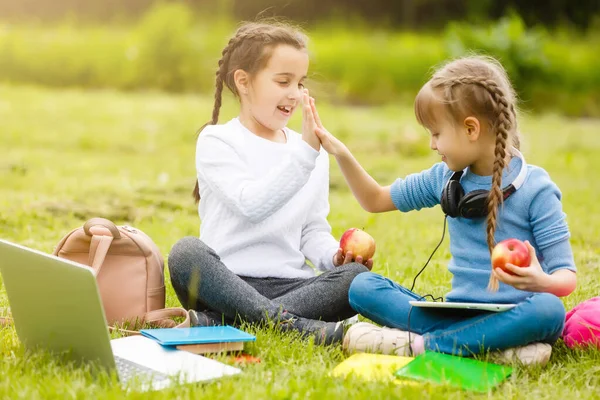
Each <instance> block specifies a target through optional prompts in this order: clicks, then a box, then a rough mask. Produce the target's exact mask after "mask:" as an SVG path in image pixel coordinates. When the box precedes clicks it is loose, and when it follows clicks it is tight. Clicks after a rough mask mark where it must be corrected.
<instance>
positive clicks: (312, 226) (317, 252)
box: [300, 153, 339, 271]
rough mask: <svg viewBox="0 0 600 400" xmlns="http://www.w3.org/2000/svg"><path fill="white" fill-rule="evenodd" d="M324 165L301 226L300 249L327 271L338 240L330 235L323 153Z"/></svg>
mask: <svg viewBox="0 0 600 400" xmlns="http://www.w3.org/2000/svg"><path fill="white" fill-rule="evenodd" d="M323 157H324V161H326V167H325V172H324V174H325V175H326V177H325V179H322V181H321V186H320V187H319V188H318V192H317V196H316V198H315V201H314V204H313V206H312V207H311V209H310V212H309V215H308V218H307V220H306V222H305V223H304V225H303V226H302V238H301V241H300V251H301V252H302V254H304V256H305V257H306V258H307V259H308V260H310V262H311V263H312V264H313V265H314V266H315V267H316V268H317V269H318V270H319V271H327V270H330V269H332V268H333V267H334V265H333V256H334V254H335V252H336V251H337V249H338V248H339V242H338V241H337V240H335V238H334V237H333V236H332V235H331V226H330V225H329V222H328V221H327V216H328V215H329V210H330V207H329V157H328V156H327V154H326V153H325V154H323Z"/></svg>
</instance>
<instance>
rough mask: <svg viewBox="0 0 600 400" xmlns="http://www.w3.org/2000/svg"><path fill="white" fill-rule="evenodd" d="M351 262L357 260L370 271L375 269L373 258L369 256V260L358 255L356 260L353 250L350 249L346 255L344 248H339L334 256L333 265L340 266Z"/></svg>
mask: <svg viewBox="0 0 600 400" xmlns="http://www.w3.org/2000/svg"><path fill="white" fill-rule="evenodd" d="M351 262H357V263H359V264H362V265H364V266H365V267H367V269H368V270H369V271H370V270H371V269H373V259H372V258H369V259H368V260H366V261H365V260H363V258H362V256H358V257H356V260H353V259H352V252H351V251H349V252H347V253H346V255H344V252H343V250H342V249H338V251H337V253H335V255H334V256H333V265H334V266H336V267H339V266H340V265H344V264H349V263H351Z"/></svg>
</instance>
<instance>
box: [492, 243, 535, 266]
mask: <svg viewBox="0 0 600 400" xmlns="http://www.w3.org/2000/svg"><path fill="white" fill-rule="evenodd" d="M506 264H513V265H516V266H517V267H529V264H531V257H530V255H529V249H528V248H527V245H525V243H523V242H521V241H520V240H519V239H506V240H503V241H501V242H500V243H498V244H497V245H496V246H494V249H493V250H492V266H493V267H494V268H501V269H502V270H503V271H504V272H506V273H508V274H510V275H514V274H513V273H512V272H510V271H509V270H508V269H507V268H506Z"/></svg>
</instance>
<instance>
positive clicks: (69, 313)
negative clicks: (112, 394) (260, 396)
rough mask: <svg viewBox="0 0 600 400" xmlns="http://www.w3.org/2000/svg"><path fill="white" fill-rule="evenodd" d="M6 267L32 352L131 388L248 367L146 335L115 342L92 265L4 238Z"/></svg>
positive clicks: (1, 251) (1, 263) (1, 254)
mask: <svg viewBox="0 0 600 400" xmlns="http://www.w3.org/2000/svg"><path fill="white" fill-rule="evenodd" d="M0 273H1V274H2V280H3V282H4V286H5V288H6V293H7V295H8V301H9V304H10V308H11V313H12V317H13V320H14V324H15V328H16V331H17V335H18V337H19V339H20V340H21V342H22V343H23V345H24V346H25V348H26V349H28V350H29V349H36V348H38V349H44V350H48V351H51V352H54V353H61V354H63V355H64V356H65V357H67V358H68V359H72V360H74V361H77V362H81V363H92V364H93V365H94V366H97V367H100V369H104V370H106V371H108V372H109V373H110V372H112V371H115V372H116V373H117V376H118V378H119V381H120V382H121V384H122V385H123V386H124V387H126V388H128V389H130V388H131V387H135V390H141V391H146V390H159V389H163V388H166V387H168V386H171V385H174V384H175V385H176V384H180V383H190V382H199V381H206V380H212V379H216V378H220V377H223V376H228V375H235V374H238V373H240V372H241V371H240V369H238V368H234V367H232V366H229V365H226V364H223V363H221V362H218V361H215V360H212V359H209V358H206V357H203V356H200V355H197V354H192V353H190V352H187V351H181V350H177V349H174V348H168V347H163V346H161V345H160V344H158V343H157V342H156V341H154V340H152V339H148V338H146V337H143V336H130V337H125V338H120V339H113V340H112V341H111V340H110V336H109V333H108V327H107V323H106V318H105V315H104V310H103V308H102V302H101V299H100V294H99V291H98V286H97V284H96V279H95V277H94V273H93V271H92V269H91V268H89V267H87V266H85V265H82V264H78V263H75V262H72V261H69V260H65V259H62V258H58V257H56V256H53V255H49V254H45V253H42V252H39V251H36V250H32V249H29V248H27V247H23V246H20V245H17V244H13V243H10V242H7V241H4V240H1V239H0ZM138 382H139V384H138Z"/></svg>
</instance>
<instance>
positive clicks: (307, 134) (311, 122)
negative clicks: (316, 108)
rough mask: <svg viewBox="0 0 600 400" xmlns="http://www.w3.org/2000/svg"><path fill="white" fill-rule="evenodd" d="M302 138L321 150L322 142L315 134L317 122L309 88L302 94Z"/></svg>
mask: <svg viewBox="0 0 600 400" xmlns="http://www.w3.org/2000/svg"><path fill="white" fill-rule="evenodd" d="M302 103H303V106H302V139H303V140H304V141H305V142H306V143H308V144H309V145H310V146H311V147H312V148H313V149H315V150H317V151H319V150H320V149H321V143H320V142H319V138H318V137H317V135H316V134H315V129H316V128H317V124H316V122H315V117H314V115H313V112H312V108H311V106H310V103H311V102H310V97H309V96H308V89H304V95H303V96H302Z"/></svg>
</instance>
